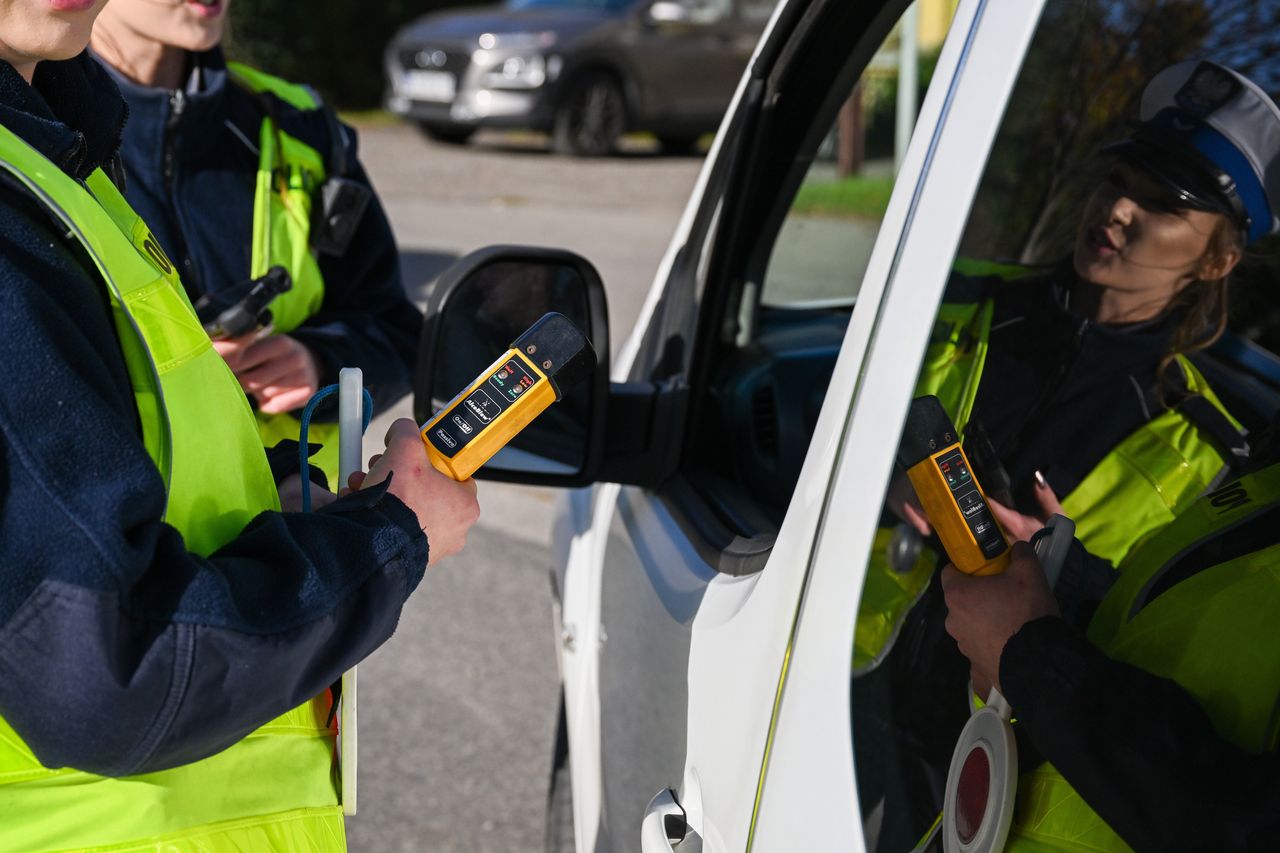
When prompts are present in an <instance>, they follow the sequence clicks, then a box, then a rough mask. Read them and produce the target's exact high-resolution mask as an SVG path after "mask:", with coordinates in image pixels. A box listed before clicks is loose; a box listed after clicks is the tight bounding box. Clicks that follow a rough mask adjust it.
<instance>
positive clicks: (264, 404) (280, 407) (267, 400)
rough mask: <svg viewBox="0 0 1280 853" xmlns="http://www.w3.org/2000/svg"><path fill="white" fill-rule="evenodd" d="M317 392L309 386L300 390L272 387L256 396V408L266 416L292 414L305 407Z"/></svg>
mask: <svg viewBox="0 0 1280 853" xmlns="http://www.w3.org/2000/svg"><path fill="white" fill-rule="evenodd" d="M317 390H318V389H316V388H313V387H311V386H304V387H301V388H290V387H284V386H272V387H270V388H264V389H262V391H261V392H259V394H258V395H257V396H258V399H259V403H258V408H259V409H261V410H262V411H264V412H266V413H267V414H268V415H275V414H279V413H280V412H292V411H293V410H294V409H301V408H302V407H303V406H305V405H306V404H307V401H308V400H310V399H311V398H312V396H314V395H315V393H316V391H317Z"/></svg>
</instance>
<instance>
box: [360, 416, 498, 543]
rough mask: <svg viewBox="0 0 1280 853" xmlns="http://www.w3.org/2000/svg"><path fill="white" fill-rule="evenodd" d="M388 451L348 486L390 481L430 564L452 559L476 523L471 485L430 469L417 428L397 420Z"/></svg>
mask: <svg viewBox="0 0 1280 853" xmlns="http://www.w3.org/2000/svg"><path fill="white" fill-rule="evenodd" d="M386 441H387V449H386V450H384V451H383V452H382V454H381V456H378V457H375V458H376V462H374V463H373V466H372V467H371V468H370V469H369V473H368V474H366V475H364V477H363V478H356V477H355V476H354V475H353V476H352V478H351V480H350V481H349V484H350V485H352V486H359V487H362V488H367V487H369V486H372V485H374V484H375V483H381V482H382V481H383V480H385V479H386V478H387V475H388V474H389V473H391V472H392V471H395V476H394V477H392V478H391V493H392V494H394V495H395V496H396V497H398V498H399V499H400V500H402V501H404V503H405V504H406V505H407V506H408V507H409V508H410V509H412V510H413V511H414V512H415V513H417V515H418V524H420V525H421V526H422V530H423V531H424V532H425V533H426V534H427V543H428V545H430V548H431V557H430V561H429V562H430V564H431V565H435V564H436V563H437V562H439V561H440V560H441V559H443V558H444V557H448V556H449V555H451V554H456V553H458V552H459V551H461V550H462V546H463V545H465V544H467V531H469V530H470V529H471V525H473V524H475V523H476V519H477V518H479V517H480V504H479V503H478V502H477V501H476V481H475V480H467V481H466V482H463V483H459V482H457V481H456V480H453V479H451V478H449V477H446V476H445V475H444V474H441V473H440V472H439V471H437V470H436V469H435V468H433V467H431V462H430V461H429V460H428V459H427V449H426V447H425V446H424V445H423V443H422V436H420V435H418V427H417V425H416V424H415V423H414V422H413V421H411V420H409V419H408V418H400V419H399V420H397V421H395V422H394V423H392V424H391V428H390V429H389V430H387V439H386Z"/></svg>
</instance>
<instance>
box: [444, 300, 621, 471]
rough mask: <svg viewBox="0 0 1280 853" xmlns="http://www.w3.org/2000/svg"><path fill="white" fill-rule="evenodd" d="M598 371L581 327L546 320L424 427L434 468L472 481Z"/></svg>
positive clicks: (556, 317)
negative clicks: (566, 391)
mask: <svg viewBox="0 0 1280 853" xmlns="http://www.w3.org/2000/svg"><path fill="white" fill-rule="evenodd" d="M595 365H596V354H595V350H593V349H592V348H591V342H590V341H589V340H587V337H586V335H584V334H583V333H582V332H581V331H580V330H579V329H578V327H577V326H575V325H574V324H573V323H572V322H570V320H569V319H568V318H567V317H565V316H564V315H563V314H557V313H554V312H552V313H550V314H545V315H543V317H542V318H541V319H539V320H538V321H537V322H536V323H534V324H533V325H532V326H530V327H529V328H528V330H527V331H525V333H524V334H522V335H521V336H520V337H519V338H517V339H516V340H515V341H513V342H512V344H511V347H510V348H509V349H508V350H507V351H506V352H505V353H503V354H502V355H501V356H500V357H499V358H498V360H497V361H495V362H494V363H493V364H491V365H489V367H488V368H486V369H485V370H484V372H482V373H481V374H480V376H479V377H478V378H477V379H476V380H475V381H474V382H472V383H471V384H470V385H468V386H467V387H466V388H464V389H463V390H462V392H461V393H460V394H458V396H456V397H454V398H453V399H452V400H450V401H449V403H448V405H446V406H445V407H444V409H443V410H441V411H440V412H439V413H438V414H437V415H436V416H435V417H433V418H432V419H431V420H430V421H428V422H427V424H426V425H425V426H424V427H422V430H421V434H422V440H423V442H424V443H425V444H426V446H427V455H428V457H430V459H431V464H432V466H434V467H435V469H436V470H438V471H440V472H441V473H443V474H446V475H448V476H450V477H452V478H453V479H455V480H459V481H461V480H465V479H467V478H468V477H470V476H471V475H472V474H473V473H475V471H476V469H478V468H479V467H480V466H481V465H483V464H484V463H485V462H487V461H489V458H490V457H492V456H493V455H494V454H495V453H497V452H498V451H499V450H501V449H502V448H503V446H505V445H506V443H507V442H508V441H510V440H511V439H512V438H513V437H515V435H516V434H517V433H519V432H520V430H522V429H524V428H525V427H526V426H528V425H529V423H530V422H532V421H533V419H534V418H536V417H537V416H538V415H540V414H541V413H542V412H543V411H545V410H546V409H547V407H548V406H550V405H551V404H552V403H554V402H556V401H557V400H559V399H560V398H561V396H562V390H563V389H564V388H567V387H569V386H570V385H573V384H574V383H576V382H579V381H581V380H582V379H585V378H587V377H588V376H590V375H591V371H592V370H594V369H595Z"/></svg>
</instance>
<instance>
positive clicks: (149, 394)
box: [0, 127, 345, 853]
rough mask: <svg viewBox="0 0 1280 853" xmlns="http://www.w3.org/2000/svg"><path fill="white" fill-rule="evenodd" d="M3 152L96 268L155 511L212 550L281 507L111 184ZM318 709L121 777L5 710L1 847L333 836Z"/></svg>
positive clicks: (237, 843) (336, 813) (201, 548)
mask: <svg viewBox="0 0 1280 853" xmlns="http://www.w3.org/2000/svg"><path fill="white" fill-rule="evenodd" d="M0 168H3V169H5V170H6V171H7V172H9V173H11V174H12V175H13V176H14V177H15V178H17V179H18V180H19V181H20V182H21V183H22V185H23V186H25V187H26V189H27V190H28V191H30V193H31V194H32V195H33V196H34V197H35V198H36V199H37V200H38V201H39V202H40V203H41V204H43V205H44V206H45V207H46V208H47V209H48V210H49V211H50V212H51V213H52V214H53V215H54V216H55V217H57V219H58V220H59V221H60V222H62V223H63V224H64V225H65V227H66V228H67V230H68V231H69V232H70V233H71V234H72V235H73V236H74V237H75V238H76V239H77V240H78V241H79V242H80V243H81V245H82V246H83V247H84V249H85V250H86V252H87V253H88V255H89V257H90V258H92V259H93V262H94V264H95V266H96V267H97V269H98V272H99V273H100V274H101V276H102V279H103V281H104V284H105V287H106V290H107V294H108V298H109V302H110V306H111V312H112V319H113V322H114V324H115V327H116V331H117V335H118V337H119V339H120V346H121V350H122V354H123V356H124V360H125V365H126V368H127V370H128V374H129V378H130V382H131V384H132V385H133V390H134V398H135V400H136V402H137V406H138V413H139V419H140V422H141V426H142V437H143V441H144V444H145V446H146V448H147V452H148V454H149V455H150V456H151V458H152V460H153V461H154V462H155V463H156V466H157V468H158V469H159V470H160V472H161V475H162V477H163V478H164V482H165V486H166V497H167V500H166V508H165V521H166V522H168V523H169V524H171V525H173V526H174V527H175V528H177V529H178V530H179V532H181V533H182V535H183V538H184V540H185V541H186V543H187V547H188V548H189V549H190V550H192V551H194V552H195V553H198V554H203V555H207V554H209V553H212V552H213V551H214V550H216V549H217V548H218V547H220V546H221V545H223V544H225V543H226V542H228V541H229V540H231V539H232V538H234V537H235V536H236V535H237V534H238V533H239V532H240V531H241V529H243V527H244V526H245V525H246V524H247V523H248V522H249V521H250V520H251V519H252V518H253V517H254V516H256V515H257V514H258V513H259V512H262V511H264V510H271V509H278V508H279V502H278V501H279V497H278V494H277V492H276V488H275V483H274V482H273V479H272V476H271V471H270V469H269V467H268V466H267V462H266V458H265V456H264V454H263V452H262V447H261V443H260V442H259V441H258V438H257V434H256V431H255V430H254V424H253V420H252V417H251V415H250V410H249V406H248V403H247V401H246V399H245V397H244V393H243V392H242V391H241V390H240V386H239V383H238V382H236V380H235V377H234V376H232V374H231V372H230V370H228V369H227V367H226V365H225V364H224V363H223V361H222V359H221V358H220V357H219V356H218V354H217V353H216V352H215V351H214V350H213V348H212V346H211V345H210V343H209V339H208V337H207V336H206V335H204V333H203V330H202V329H201V327H200V323H199V321H198V320H197V319H196V316H195V313H194V311H192V309H191V305H190V302H189V301H188V300H187V297H186V294H185V293H184V291H183V290H182V285H181V282H179V280H178V278H177V275H176V273H175V271H174V268H173V265H172V264H171V263H170V262H169V259H168V258H166V257H165V255H164V253H163V252H162V251H161V250H160V248H159V245H158V244H157V243H156V241H155V238H154V237H153V236H152V235H151V232H150V231H149V230H148V229H147V227H146V225H145V224H144V223H143V222H142V220H141V219H139V218H138V216H137V214H135V213H134V212H133V210H132V209H131V208H130V207H129V205H128V203H127V202H126V201H125V200H124V198H123V197H122V196H121V195H120V193H119V192H118V191H117V189H116V187H115V185H113V184H112V183H111V181H110V180H109V179H108V178H107V177H106V175H104V174H103V173H102V172H101V171H98V172H95V173H94V174H93V175H92V176H90V178H89V180H88V181H87V184H88V187H89V190H90V192H86V191H85V188H84V187H82V186H80V185H79V184H77V183H76V182H75V181H74V180H72V179H71V178H70V177H68V176H67V175H66V174H65V173H63V172H62V171H61V170H60V169H58V168H57V167H56V166H55V165H54V164H52V163H51V162H49V161H48V160H47V159H46V158H45V157H43V156H42V155H41V154H39V153H38V152H37V151H35V150H34V149H32V148H31V147H30V146H28V145H27V144H26V143H25V142H23V141H22V140H21V139H19V138H18V137H16V136H14V135H13V134H12V133H11V132H10V131H9V130H7V129H5V128H3V127H0ZM328 709H329V702H328V699H327V697H324V698H321V699H317V700H315V701H313V702H309V703H307V704H305V705H303V706H301V707H299V708H296V709H294V710H293V711H290V712H289V713H287V714H285V715H284V716H282V717H280V718H278V719H277V720H275V721H273V722H272V723H269V724H268V725H266V726H264V727H263V728H261V729H259V730H257V731H255V732H253V733H252V734H250V735H249V736H248V737H247V738H245V739H244V740H242V741H240V742H239V743H237V744H235V745H233V746H231V747H229V748H228V749H226V750H224V751H222V752H221V753H219V754H217V755H214V756H211V757H210V758H207V759H204V760H202V761H198V762H195V763H193V764H189V765H186V766H183V767H178V768H174V769H172V770H166V771H162V772H158V773H149V774H145V775H139V776H133V777H127V778H122V779H108V778H104V777H100V776H95V775H92V774H88V773H82V772H79V771H76V770H70V769H61V770H55V769H49V768H45V767H43V766H41V765H40V763H39V762H38V761H37V760H36V758H35V757H34V755H33V754H32V753H31V750H30V749H29V748H28V747H27V746H26V744H25V743H23V741H22V739H21V738H20V737H19V736H18V734H17V733H16V732H14V730H13V729H12V728H11V727H10V726H9V725H8V724H7V723H5V722H4V721H3V720H0V804H2V805H0V810H2V811H3V813H4V819H3V820H0V850H5V851H21V853H47V851H62V850H99V849H102V848H104V847H110V848H111V850H112V851H113V853H118V851H126V850H128V851H132V850H142V849H145V850H157V849H163V850H166V851H172V853H196V851H200V853H224V851H225V853H231V851H237V853H244V851H251V852H252V853H256V851H264V853H265V851H268V850H278V849H295V848H297V849H318V850H342V849H343V848H344V846H345V843H344V842H343V840H342V818H341V807H340V806H338V805H337V802H338V797H337V792H336V789H335V787H334V784H333V781H332V778H331V771H332V764H333V740H334V732H333V730H332V729H331V728H330V727H329V726H327V725H326V722H327V714H328ZM110 724H111V723H110V720H104V721H103V725H110ZM277 842H279V843H277ZM113 845H114V846H113Z"/></svg>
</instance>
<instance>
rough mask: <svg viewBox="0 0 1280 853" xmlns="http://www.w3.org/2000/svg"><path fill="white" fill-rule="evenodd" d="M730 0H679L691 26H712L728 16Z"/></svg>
mask: <svg viewBox="0 0 1280 853" xmlns="http://www.w3.org/2000/svg"><path fill="white" fill-rule="evenodd" d="M729 3H730V0H680V5H681V6H683V7H684V8H685V11H686V13H687V14H688V16H689V22H690V23H693V24H714V23H716V22H717V21H722V20H724V19H725V18H726V17H728V15H729Z"/></svg>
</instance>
